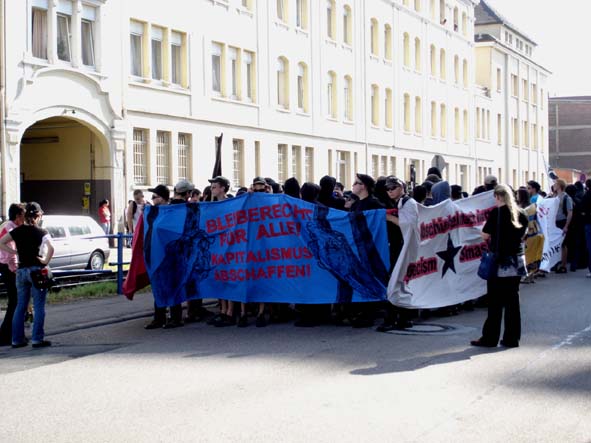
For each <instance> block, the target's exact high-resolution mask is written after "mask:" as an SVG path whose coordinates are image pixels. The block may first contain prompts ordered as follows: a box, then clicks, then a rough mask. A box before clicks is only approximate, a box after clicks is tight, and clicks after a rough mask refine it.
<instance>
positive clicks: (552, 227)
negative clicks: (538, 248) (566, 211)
mask: <svg viewBox="0 0 591 443" xmlns="http://www.w3.org/2000/svg"><path fill="white" fill-rule="evenodd" d="M536 205H537V207H538V223H539V224H540V230H541V231H542V234H544V253H543V255H542V263H541V264H540V269H541V270H542V271H546V272H549V271H550V269H552V267H553V266H554V265H555V264H556V263H558V262H559V261H560V259H561V252H562V241H563V239H564V235H563V233H562V229H559V228H557V227H556V213H557V212H558V206H559V205H560V199H558V198H557V197H554V198H544V199H542V198H539V199H538V201H537V202H536Z"/></svg>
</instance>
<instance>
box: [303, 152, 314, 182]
mask: <svg viewBox="0 0 591 443" xmlns="http://www.w3.org/2000/svg"><path fill="white" fill-rule="evenodd" d="M304 161H305V168H306V181H307V182H311V183H313V182H314V148H310V147H307V148H306V158H305V160H304Z"/></svg>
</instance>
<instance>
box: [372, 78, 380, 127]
mask: <svg viewBox="0 0 591 443" xmlns="http://www.w3.org/2000/svg"><path fill="white" fill-rule="evenodd" d="M371 124H372V125H373V126H379V124H380V89H379V87H378V85H371Z"/></svg>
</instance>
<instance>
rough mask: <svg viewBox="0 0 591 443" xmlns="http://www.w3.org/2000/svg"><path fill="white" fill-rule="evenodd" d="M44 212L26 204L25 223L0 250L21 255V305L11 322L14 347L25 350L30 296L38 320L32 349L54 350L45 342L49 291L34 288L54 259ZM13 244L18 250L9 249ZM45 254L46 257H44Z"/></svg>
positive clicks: (18, 277)
mask: <svg viewBox="0 0 591 443" xmlns="http://www.w3.org/2000/svg"><path fill="white" fill-rule="evenodd" d="M42 216H43V211H42V210H41V206H39V203H35V202H31V203H27V206H26V207H25V223H24V224H23V225H21V226H18V227H17V228H14V229H13V230H12V231H11V232H9V233H8V234H6V235H5V236H4V237H2V238H1V239H0V249H1V250H2V251H4V252H8V253H9V254H17V253H18V271H17V275H16V287H17V293H18V303H17V306H16V311H15V313H14V318H13V319H12V347H13V348H22V347H24V346H27V344H28V341H27V339H26V338H25V313H26V312H27V306H28V304H29V300H30V299H31V295H32V296H33V308H34V309H35V319H34V321H33V347H34V348H43V347H46V346H51V342H50V341H48V340H44V339H43V338H44V335H45V334H44V331H43V324H44V322H45V301H46V298H47V289H40V288H37V287H35V285H34V284H33V277H32V275H31V274H33V273H34V272H35V271H39V270H41V269H43V268H44V267H45V266H47V264H48V263H49V261H50V260H51V258H52V257H53V252H54V249H53V244H52V243H51V236H50V235H49V233H48V232H47V231H46V230H45V229H41V228H40V227H39V222H40V221H41V217H42ZM11 241H14V243H15V244H16V250H14V249H13V248H11V247H10V246H8V243H10V242H11ZM42 251H44V255H41V254H42Z"/></svg>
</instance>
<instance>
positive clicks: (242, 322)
mask: <svg viewBox="0 0 591 443" xmlns="http://www.w3.org/2000/svg"><path fill="white" fill-rule="evenodd" d="M237 325H238V327H239V328H246V327H247V326H248V317H247V316H246V315H241V316H240V318H239V319H238V324H237Z"/></svg>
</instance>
